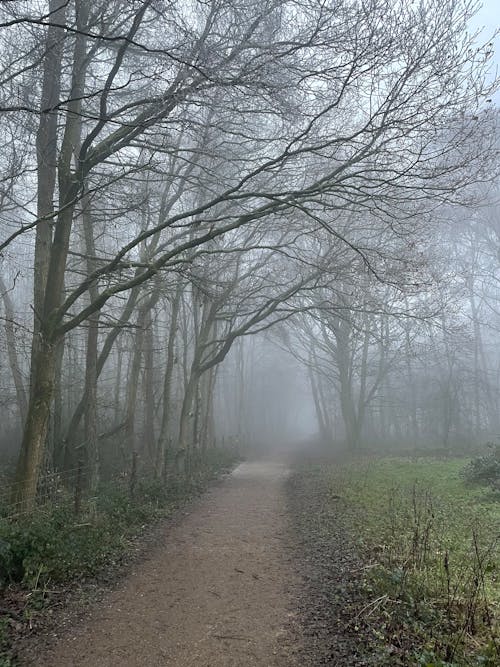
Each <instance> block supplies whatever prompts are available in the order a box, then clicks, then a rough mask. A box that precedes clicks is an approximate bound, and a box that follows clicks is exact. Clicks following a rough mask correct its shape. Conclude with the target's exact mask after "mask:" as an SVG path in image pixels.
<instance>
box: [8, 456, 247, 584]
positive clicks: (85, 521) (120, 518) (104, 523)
mask: <svg viewBox="0 0 500 667" xmlns="http://www.w3.org/2000/svg"><path fill="white" fill-rule="evenodd" d="M235 461H236V455H235V454H234V453H233V452H230V451H211V452H210V453H208V454H207V455H206V456H205V457H204V459H203V461H200V462H199V465H198V466H197V467H196V473H195V474H194V475H193V479H191V480H190V481H189V482H187V481H184V483H182V484H176V485H175V487H174V486H172V485H170V486H169V485H167V484H165V482H164V481H162V480H160V479H150V478H140V477H139V478H138V480H137V485H136V487H135V488H134V493H133V495H131V493H130V486H129V484H127V483H126V481H124V480H121V481H116V482H111V483H106V484H103V485H102V486H101V488H100V489H99V491H98V493H97V495H96V497H94V498H92V499H87V500H86V501H84V503H83V506H82V509H81V511H80V513H79V514H78V515H75V511H74V503H73V499H72V497H71V496H70V495H64V494H61V497H60V498H59V499H58V501H57V502H52V503H47V504H46V505H44V506H43V507H41V508H40V509H39V510H38V511H36V512H34V513H33V514H31V515H28V516H22V517H19V518H16V519H12V518H9V517H8V516H6V517H4V518H0V587H2V588H4V587H5V586H7V585H9V584H12V583H14V584H22V585H23V586H26V587H27V588H29V589H34V588H35V589H43V587H45V586H47V585H48V583H49V582H51V583H52V584H54V583H55V584H59V583H65V582H68V581H70V580H73V579H75V578H81V577H85V576H89V575H93V574H95V573H96V572H98V571H99V569H100V568H102V567H103V566H104V565H105V564H106V563H109V562H110V561H113V559H116V558H118V557H119V556H120V554H122V553H123V552H124V551H126V549H127V544H128V541H129V539H130V538H131V537H132V536H133V535H134V534H136V533H137V531H138V529H139V528H140V527H141V526H143V525H144V524H146V523H149V522H152V521H154V520H156V519H158V518H161V517H165V516H168V514H169V513H170V512H171V511H172V510H173V509H175V508H176V507H177V506H179V504H181V503H182V502H185V501H186V500H188V499H189V498H190V497H192V496H193V495H195V494H196V493H198V492H200V491H201V490H202V489H203V488H204V487H205V486H206V484H207V482H208V481H209V480H210V479H212V478H213V477H214V476H216V475H217V474H218V473H219V472H220V471H223V470H225V469H228V468H230V467H231V466H232V465H233V464H234V462H235ZM4 514H6V515H8V508H7V510H6V511H5V512H4Z"/></svg>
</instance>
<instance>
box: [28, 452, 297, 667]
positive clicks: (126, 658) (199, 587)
mask: <svg viewBox="0 0 500 667" xmlns="http://www.w3.org/2000/svg"><path fill="white" fill-rule="evenodd" d="M287 476H288V471H287V469H286V466H284V465H283V464H280V463H273V462H263V463H243V464H241V465H239V466H238V467H237V468H236V469H235V470H234V472H233V473H232V474H231V475H230V476H228V477H226V478H225V479H224V480H223V481H222V482H221V483H219V484H217V485H216V486H215V487H213V488H212V489H211V490H209V491H208V492H207V493H206V494H204V495H203V496H202V497H201V498H200V499H199V500H198V501H196V502H195V503H194V504H193V505H192V507H191V508H190V511H189V512H187V513H185V514H184V516H182V518H181V520H180V521H177V522H175V523H174V525H170V526H168V527H167V528H166V530H165V533H164V535H163V537H162V538H161V540H160V542H159V543H158V544H157V545H156V546H155V548H154V549H153V550H152V551H151V553H150V554H149V556H148V557H147V559H146V560H145V561H144V562H142V563H140V564H139V563H137V564H136V566H135V568H134V569H135V571H133V572H130V573H129V574H128V576H126V577H125V578H124V579H123V580H122V581H120V582H119V583H118V584H117V586H116V587H115V589H114V590H112V591H111V592H109V594H108V595H106V596H105V597H104V599H102V600H101V601H99V603H98V604H95V605H93V606H92V605H91V606H90V608H89V609H88V610H87V611H86V613H85V614H84V615H83V618H82V619H80V622H79V623H75V624H68V623H65V624H64V625H63V627H62V629H61V630H60V631H56V632H52V636H51V637H45V638H42V637H38V638H37V637H32V638H31V640H30V641H29V642H26V646H24V647H22V650H20V652H19V658H20V664H21V665H36V666H37V667H49V666H50V667H68V665H72V666H73V667H84V666H87V665H88V666H89V667H90V666H92V667H99V666H102V667H104V666H106V667H113V666H115V665H116V666H118V665H119V666H120V667H123V666H125V665H126V666H128V667H135V666H137V667H139V666H141V667H143V666H145V665H148V667H154V666H156V665H158V666H160V665H161V666H162V667H164V666H166V665H171V666H172V667H174V666H175V667H187V666H188V665H189V666H193V667H194V666H196V667H225V666H234V667H244V666H246V665H249V666H250V665H260V666H266V667H271V666H280V667H292V666H293V665H295V664H297V660H298V659H299V654H300V649H299V642H298V639H297V637H298V633H297V631H296V625H297V622H298V621H297V619H296V614H297V609H298V608H299V604H298V598H299V592H300V589H301V584H300V581H299V580H300V577H299V576H298V573H297V571H296V569H295V565H294V555H295V547H294V546H293V545H292V542H291V541H290V539H289V537H290V536H289V528H288V520H287V498H286V483H285V482H286V479H287ZM302 664H303V663H302Z"/></svg>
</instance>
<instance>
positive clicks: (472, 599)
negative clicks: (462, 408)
mask: <svg viewBox="0 0 500 667" xmlns="http://www.w3.org/2000/svg"><path fill="white" fill-rule="evenodd" d="M464 464H465V461H464V460H446V461H443V460H439V461H438V460H430V459H427V460H420V461H418V462H414V461H410V460H409V459H398V458H391V459H380V460H369V461H357V462H352V463H349V464H344V465H341V466H338V465H337V466H333V465H330V466H324V467H322V468H319V467H315V468H308V469H304V470H302V472H301V473H300V475H302V476H305V477H307V478H309V480H310V481H309V485H310V486H311V488H315V493H320V495H321V498H322V506H321V511H320V512H316V513H315V517H314V522H315V523H316V524H318V525H317V527H316V531H317V532H319V533H321V534H323V535H324V534H328V533H329V532H332V533H333V532H335V533H338V530H339V522H340V523H341V524H342V529H343V530H345V531H346V533H347V534H348V539H349V540H350V542H351V544H352V545H353V547H354V548H355V550H356V552H357V554H358V555H359V557H360V559H361V562H362V567H361V568H360V570H359V573H358V588H359V590H362V591H363V594H364V597H365V602H364V604H363V605H362V606H361V608H360V606H359V604H358V606H357V609H356V613H355V615H356V621H355V627H356V628H359V627H361V625H363V624H364V622H366V624H367V625H366V627H363V631H368V632H370V634H371V635H372V636H371V638H370V640H372V639H373V638H374V639H375V640H376V641H378V643H379V646H380V651H381V652H383V653H385V656H386V658H385V660H386V662H383V661H382V662H380V660H383V659H382V658H380V656H379V658H378V660H379V662H378V663H377V664H391V665H396V664H403V665H425V666H432V667H438V666H439V667H443V666H447V665H457V666H458V665H460V666H465V665H471V666H472V665H489V666H493V665H496V664H499V663H498V660H499V653H498V650H499V647H498V643H497V642H498V640H496V639H495V638H496V637H497V636H498V615H499V614H498V612H499V604H500V588H499V562H498V556H499V552H498V536H499V528H500V503H499V502H498V497H495V496H494V495H493V494H492V493H491V492H490V491H485V490H478V489H472V488H468V487H467V486H465V485H464V483H463V481H462V479H461V478H460V476H459V471H460V469H461V468H462V467H463V466H464ZM336 539H338V535H337V537H336ZM332 558H335V554H334V553H332ZM381 654H382V653H381ZM381 654H380V655H381Z"/></svg>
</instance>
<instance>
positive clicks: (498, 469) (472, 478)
mask: <svg viewBox="0 0 500 667" xmlns="http://www.w3.org/2000/svg"><path fill="white" fill-rule="evenodd" d="M488 449H489V452H488V453H487V454H484V455H482V456H477V457H476V458H474V459H472V461H470V463H468V464H467V465H466V466H465V467H464V468H463V469H462V470H461V471H460V475H461V477H462V478H463V479H464V481H465V482H467V483H468V484H471V485H479V486H489V487H491V489H492V491H494V492H498V493H500V444H495V443H489V444H488Z"/></svg>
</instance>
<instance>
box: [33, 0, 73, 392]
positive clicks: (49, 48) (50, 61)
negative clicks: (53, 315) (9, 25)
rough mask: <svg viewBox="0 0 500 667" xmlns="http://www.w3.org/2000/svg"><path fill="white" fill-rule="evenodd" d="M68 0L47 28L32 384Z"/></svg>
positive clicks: (59, 1) (56, 7)
mask: <svg viewBox="0 0 500 667" xmlns="http://www.w3.org/2000/svg"><path fill="white" fill-rule="evenodd" d="M67 5H68V2H67V0H49V14H50V17H51V24H52V25H50V26H49V27H48V28H47V36H46V41H45V57H44V66H43V75H42V92H41V100H40V110H41V114H40V122H39V125H38V130H37V135H36V158H37V179H38V182H37V218H38V220H39V222H38V224H37V226H36V235H35V259H34V281H33V285H34V293H33V310H34V322H33V346H32V352H31V384H33V379H34V373H35V372H36V359H37V355H38V351H39V349H40V346H41V341H40V326H41V322H40V319H41V317H42V312H43V308H44V300H45V287H46V284H47V276H48V272H49V263H50V247H51V243H52V224H53V219H52V216H53V215H54V191H55V185H56V175H57V121H58V111H57V105H58V104H59V97H60V92H61V62H62V55H63V50H64V29H63V28H61V27H59V26H64V25H65V23H66V7H67Z"/></svg>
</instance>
